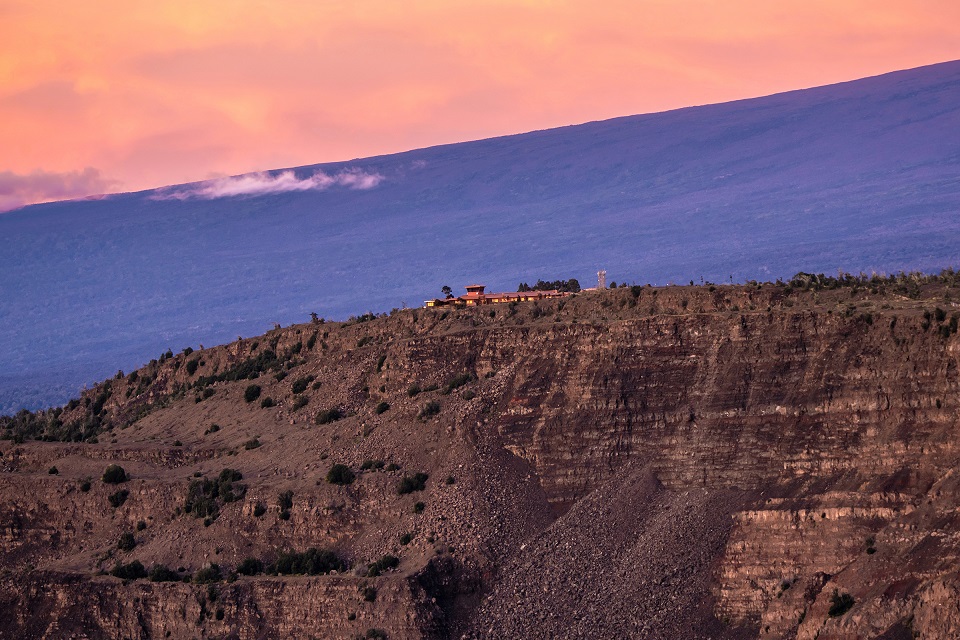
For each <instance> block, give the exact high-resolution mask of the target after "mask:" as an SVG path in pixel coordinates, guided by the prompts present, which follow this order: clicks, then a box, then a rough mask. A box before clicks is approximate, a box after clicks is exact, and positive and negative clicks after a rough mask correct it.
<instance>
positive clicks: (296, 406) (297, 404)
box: [290, 396, 310, 411]
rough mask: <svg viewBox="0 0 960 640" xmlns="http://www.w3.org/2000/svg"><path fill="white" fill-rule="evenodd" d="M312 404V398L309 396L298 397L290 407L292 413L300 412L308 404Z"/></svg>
mask: <svg viewBox="0 0 960 640" xmlns="http://www.w3.org/2000/svg"><path fill="white" fill-rule="evenodd" d="M308 402H310V398H308V397H307V396H297V397H296V398H294V399H293V404H292V405H290V410H291V411H299V410H300V409H302V408H304V407H305V406H307V403H308Z"/></svg>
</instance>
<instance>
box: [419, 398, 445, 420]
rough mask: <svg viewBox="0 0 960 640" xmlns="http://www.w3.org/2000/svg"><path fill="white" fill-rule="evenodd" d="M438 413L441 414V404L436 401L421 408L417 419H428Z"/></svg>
mask: <svg viewBox="0 0 960 640" xmlns="http://www.w3.org/2000/svg"><path fill="white" fill-rule="evenodd" d="M438 413H440V403H439V402H437V401H436V400H431V401H430V402H428V403H427V404H425V405H423V407H421V409H420V413H419V414H417V417H418V418H424V419H426V418H430V417H432V416H435V415H437V414H438Z"/></svg>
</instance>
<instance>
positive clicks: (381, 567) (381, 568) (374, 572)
mask: <svg viewBox="0 0 960 640" xmlns="http://www.w3.org/2000/svg"><path fill="white" fill-rule="evenodd" d="M399 566H400V558H398V557H397V556H392V555H389V554H388V555H385V556H383V557H381V558H380V559H379V560H377V561H376V562H371V563H370V564H368V565H367V575H368V576H370V577H372V578H374V577H376V576H379V575H380V574H382V573H383V572H385V571H389V570H390V569H396V568H397V567H399Z"/></svg>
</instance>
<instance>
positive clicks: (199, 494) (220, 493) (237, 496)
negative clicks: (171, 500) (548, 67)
mask: <svg viewBox="0 0 960 640" xmlns="http://www.w3.org/2000/svg"><path fill="white" fill-rule="evenodd" d="M242 479H243V474H241V473H240V472H239V471H237V470H236V469H224V470H223V471H221V472H220V475H219V476H217V478H216V479H214V480H211V479H210V478H202V479H200V480H193V481H191V482H190V486H189V487H188V488H187V496H186V498H185V499H184V502H183V510H184V511H185V512H186V513H189V514H190V515H192V516H193V517H194V518H209V519H210V521H211V522H212V521H213V520H216V519H217V517H218V516H219V515H220V509H221V507H222V506H223V505H225V504H227V503H230V502H236V501H237V500H242V499H243V497H244V496H245V495H246V493H247V487H246V485H243V484H240V480H242Z"/></svg>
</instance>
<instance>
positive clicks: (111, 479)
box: [100, 464, 130, 484]
mask: <svg viewBox="0 0 960 640" xmlns="http://www.w3.org/2000/svg"><path fill="white" fill-rule="evenodd" d="M100 479H101V480H103V481H104V482H106V483H107V484H120V483H121V482H126V481H127V480H129V479H130V476H128V475H127V472H126V471H124V470H123V467H121V466H120V465H118V464H111V465H110V466H108V467H107V468H106V469H104V471H103V476H101V478H100Z"/></svg>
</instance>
